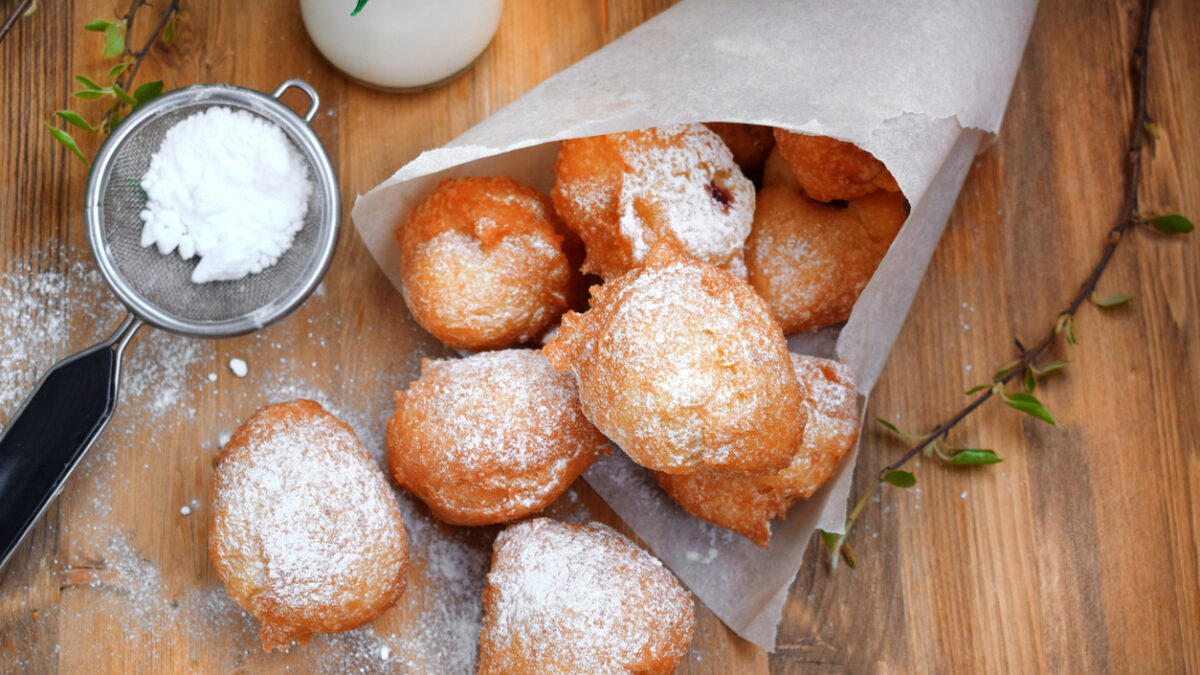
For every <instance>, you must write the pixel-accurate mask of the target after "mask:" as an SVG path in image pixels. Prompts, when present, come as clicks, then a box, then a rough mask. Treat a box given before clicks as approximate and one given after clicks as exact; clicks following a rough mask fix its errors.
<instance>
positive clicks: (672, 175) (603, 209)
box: [550, 124, 754, 279]
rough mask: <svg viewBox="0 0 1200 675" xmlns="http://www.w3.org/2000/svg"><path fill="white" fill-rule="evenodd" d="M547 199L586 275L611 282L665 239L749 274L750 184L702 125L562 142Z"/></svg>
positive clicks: (698, 254) (752, 215)
mask: <svg viewBox="0 0 1200 675" xmlns="http://www.w3.org/2000/svg"><path fill="white" fill-rule="evenodd" d="M550 196H551V198H552V199H553V201H554V210H555V211H557V212H558V215H559V216H560V217H561V218H562V219H563V222H564V223H566V225H567V227H569V228H571V229H572V230H574V231H575V232H576V233H577V234H578V235H579V236H580V238H581V239H583V243H584V246H585V247H586V248H587V259H586V260H585V261H584V264H583V271H584V272H587V273H595V274H598V275H600V276H601V277H604V278H605V279H613V278H615V277H617V276H620V275H621V274H623V273H624V272H626V271H628V270H629V269H631V268H633V267H635V266H637V265H638V264H640V263H641V262H642V261H643V260H645V258H646V255H647V254H648V253H649V252H650V248H651V246H653V245H654V243H655V242H659V241H663V242H669V243H671V244H673V245H675V246H677V247H679V248H680V249H681V250H682V251H684V252H686V253H688V254H690V255H693V256H695V257H696V258H699V259H700V260H703V261H705V262H709V263H712V264H714V265H719V266H722V267H725V268H727V269H729V270H730V271H732V272H734V273H735V274H738V275H739V276H742V277H744V276H745V265H744V263H743V262H742V244H743V242H745V240H746V235H747V234H749V233H750V221H751V220H752V219H753V217H754V185H753V184H752V183H751V182H750V181H749V180H747V179H746V177H745V176H743V175H742V172H741V170H740V169H738V167H737V164H735V163H734V161H733V155H732V154H730V152H729V148H727V147H725V144H724V143H723V142H722V141H721V138H720V137H719V136H717V135H716V134H715V133H713V132H712V131H710V130H709V129H707V128H706V127H705V126H704V125H702V124H688V125H676V126H668V127H659V128H654V129H642V130H639V131H629V132H625V133H620V134H609V135H607V136H592V137H590V138H576V139H570V140H565V141H563V142H562V146H561V148H560V149H559V151H558V160H557V161H556V162H555V164H554V189H553V190H551V192H550Z"/></svg>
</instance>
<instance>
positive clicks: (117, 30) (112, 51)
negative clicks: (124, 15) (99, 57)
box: [102, 23, 125, 59]
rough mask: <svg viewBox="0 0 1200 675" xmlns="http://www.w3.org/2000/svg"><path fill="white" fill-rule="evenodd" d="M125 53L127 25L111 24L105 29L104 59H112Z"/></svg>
mask: <svg viewBox="0 0 1200 675" xmlns="http://www.w3.org/2000/svg"><path fill="white" fill-rule="evenodd" d="M124 51H125V24H124V23H110V24H108V25H107V26H105V28H104V51H103V52H102V54H103V55H104V58H106V59H111V58H112V57H114V56H119V55H120V54H121V52H124Z"/></svg>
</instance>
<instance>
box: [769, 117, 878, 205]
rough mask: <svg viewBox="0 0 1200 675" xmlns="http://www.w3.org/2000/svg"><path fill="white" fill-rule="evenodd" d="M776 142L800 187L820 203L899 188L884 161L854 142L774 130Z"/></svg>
mask: <svg viewBox="0 0 1200 675" xmlns="http://www.w3.org/2000/svg"><path fill="white" fill-rule="evenodd" d="M775 142H776V144H777V145H778V147H779V152H780V153H781V154H782V155H783V158H784V159H785V160H787V163H788V165H789V166H791V168H792V171H793V172H794V173H795V175H796V179H797V180H798V181H799V183H800V186H801V187H802V188H804V191H805V192H806V193H807V194H808V196H809V197H812V198H813V199H815V200H817V201H819V202H831V201H834V200H836V199H854V198H855V197H861V196H863V195H866V194H870V193H872V192H875V191H876V190H886V191H888V192H898V191H899V190H900V186H898V185H896V179H895V178H893V177H892V174H891V172H889V171H888V170H887V167H885V166H884V165H883V162H881V161H879V160H878V159H875V158H874V157H873V156H871V153H869V152H867V151H866V150H862V149H860V148H859V147H858V146H856V145H854V144H853V143H847V142H846V141H839V140H837V139H836V138H830V137H828V136H813V135H810V134H798V133H794V132H791V131H787V130H785V129H776V130H775Z"/></svg>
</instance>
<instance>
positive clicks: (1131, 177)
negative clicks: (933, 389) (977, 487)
mask: <svg viewBox="0 0 1200 675" xmlns="http://www.w3.org/2000/svg"><path fill="white" fill-rule="evenodd" d="M1153 11H1154V2H1153V0H1146V4H1145V7H1144V9H1143V14H1142V27H1141V34H1140V37H1139V39H1138V43H1137V46H1136V48H1135V49H1134V52H1133V63H1132V67H1133V70H1134V71H1135V72H1136V76H1137V83H1136V86H1137V91H1136V101H1135V110H1134V116H1133V128H1132V130H1131V135H1130V147H1129V154H1128V156H1127V160H1126V162H1127V163H1126V181H1127V182H1126V186H1125V190H1126V194H1125V207H1124V210H1123V213H1122V216H1121V218H1120V221H1119V222H1118V223H1117V224H1116V225H1115V226H1114V227H1113V228H1112V229H1110V230H1109V231H1108V234H1107V236H1106V239H1105V243H1104V249H1103V251H1102V253H1101V255H1100V259H1099V261H1097V263H1096V265H1095V266H1094V267H1093V268H1092V271H1091V272H1090V273H1089V274H1088V275H1087V277H1086V278H1085V279H1084V280H1083V283H1081V284H1080V286H1079V290H1077V291H1076V292H1075V295H1074V296H1073V297H1072V298H1071V301H1070V302H1069V303H1068V304H1067V307H1066V309H1064V310H1063V311H1062V312H1060V313H1059V315H1058V317H1057V318H1056V319H1055V322H1054V324H1053V327H1052V328H1051V329H1050V330H1049V331H1047V333H1046V334H1045V335H1044V336H1043V337H1042V338H1041V339H1040V340H1038V341H1037V342H1036V343H1035V344H1034V345H1033V346H1030V347H1026V346H1025V345H1023V344H1021V342H1020V341H1019V340H1014V342H1015V344H1016V347H1017V351H1018V356H1017V358H1016V359H1014V360H1013V361H1012V362H1010V363H1008V364H1006V365H1005V366H1004V367H1002V368H1001V369H1000V370H998V371H997V372H996V373H994V374H993V375H992V378H991V380H990V381H988V382H987V383H984V384H980V385H978V386H976V387H972V388H971V389H968V390H967V392H966V393H967V395H972V394H978V396H976V397H975V398H974V399H973V400H972V401H971V402H970V403H968V404H967V405H966V406H964V407H963V408H962V409H961V410H959V411H958V412H957V413H955V414H954V415H952V416H951V417H949V418H948V419H946V420H945V421H943V422H942V423H940V424H938V425H937V426H936V427H934V428H933V430H932V431H930V432H928V433H925V434H912V433H905V432H903V431H901V430H900V429H899V428H897V427H896V425H894V424H892V423H891V422H888V421H886V420H883V419H880V420H879V422H880V424H882V425H883V426H885V427H887V428H888V429H889V430H891V431H892V432H894V433H896V434H897V435H899V436H900V437H901V438H903V439H905V440H907V441H909V442H911V443H912V446H911V447H910V448H909V449H908V451H907V452H905V453H904V455H902V456H901V457H900V459H898V460H896V461H895V462H892V463H891V464H889V465H888V466H886V467H884V468H883V469H882V470H881V471H880V472H879V477H878V480H877V482H876V483H874V484H873V485H872V486H871V487H870V488H869V489H868V490H867V491H866V493H865V494H864V495H863V496H862V497H861V498H860V499H859V501H858V503H857V504H856V505H855V506H854V508H853V509H852V510H851V511H850V514H849V516H848V517H847V520H846V527H845V532H844V533H843V534H841V535H837V534H833V533H830V532H822V533H821V537H822V540H823V541H824V542H825V544H826V546H827V547H828V548H829V549H830V551H831V552H832V558H831V561H830V566H831V568H832V569H833V570H835V571H836V570H837V566H838V560H839V558H844V559H845V560H846V562H847V564H849V565H850V566H851V567H854V566H855V559H854V554H853V550H852V549H851V548H850V546H849V544H848V543H847V541H846V539H847V537H848V536H849V534H850V532H851V530H852V529H853V527H854V523H855V521H856V520H857V519H858V517H859V515H860V514H861V513H862V511H863V508H864V507H865V506H866V504H867V502H868V501H869V500H870V499H871V497H872V496H873V495H874V494H875V491H876V490H877V489H879V488H880V487H881V486H882V485H883V484H884V483H887V484H889V485H893V486H895V487H900V488H909V487H912V486H913V485H916V483H917V479H916V476H914V475H913V474H912V473H911V472H909V471H905V470H904V468H903V467H904V466H905V465H907V464H908V462H909V461H910V460H912V459H913V458H914V457H916V456H917V455H919V454H922V453H924V454H925V455H926V456H936V457H937V458H938V459H939V460H941V461H942V462H943V463H945V464H948V465H951V466H979V465H985V464H993V463H996V462H999V461H1002V460H1001V458H1000V456H999V455H997V454H996V453H995V452H994V451H992V450H984V449H978V448H950V447H948V445H947V443H946V438H947V436H948V435H949V433H950V431H951V430H952V429H954V428H955V427H956V426H957V425H958V424H959V423H960V422H962V421H963V420H964V419H966V418H967V417H968V416H970V414H971V413H973V412H974V411H975V410H976V409H977V408H979V406H981V405H983V404H984V403H986V402H987V401H988V400H989V399H991V398H993V397H995V398H999V399H1000V400H1001V401H1003V402H1004V403H1005V404H1007V405H1008V406H1009V407H1012V408H1014V409H1016V410H1019V411H1021V412H1023V413H1026V414H1028V415H1032V416H1033V417H1035V418H1037V419H1039V420H1041V421H1043V422H1046V423H1048V424H1054V425H1057V424H1058V421H1057V420H1056V419H1055V418H1054V416H1053V415H1051V414H1050V412H1049V411H1048V410H1046V408H1045V406H1043V405H1042V403H1041V401H1039V400H1038V399H1037V398H1036V397H1035V396H1034V395H1033V392H1034V390H1035V389H1036V388H1037V386H1038V380H1039V378H1043V377H1046V376H1048V375H1051V374H1053V373H1056V372H1059V371H1061V370H1062V369H1064V368H1066V367H1067V364H1068V362H1067V361H1055V362H1053V363H1049V364H1045V365H1041V366H1039V365H1038V359H1039V358H1040V357H1041V356H1042V354H1043V353H1044V352H1045V351H1046V349H1047V348H1048V347H1049V346H1050V345H1051V344H1053V343H1054V342H1055V340H1057V339H1058V338H1059V337H1060V336H1061V337H1062V338H1063V339H1065V340H1066V342H1067V344H1068V345H1074V344H1075V343H1076V341H1077V335H1076V329H1075V316H1076V314H1077V313H1078V312H1079V309H1080V308H1081V307H1082V306H1083V305H1084V303H1085V302H1087V301H1088V300H1089V299H1090V300H1091V301H1092V302H1093V303H1094V304H1096V305H1097V306H1098V307H1100V308H1104V309H1109V308H1113V307H1119V306H1121V305H1125V304H1127V303H1129V302H1130V301H1132V300H1133V296H1131V295H1127V294H1123V293H1122V294H1117V295H1113V296H1110V297H1107V298H1101V297H1100V296H1099V295H1097V293H1096V286H1097V284H1098V283H1099V281H1100V278H1101V276H1103V274H1104V271H1105V270H1106V269H1107V268H1108V264H1109V262H1110V261H1111V260H1112V257H1113V254H1114V253H1116V250H1117V247H1118V246H1120V244H1121V242H1122V241H1124V240H1125V238H1126V236H1127V235H1128V234H1129V233H1130V232H1131V231H1132V230H1134V228H1137V227H1140V226H1149V227H1153V228H1154V229H1155V230H1157V231H1159V232H1161V233H1163V234H1168V235H1170V234H1186V233H1188V232H1191V231H1192V230H1193V229H1194V228H1193V225H1192V223H1191V222H1190V221H1189V220H1188V219H1187V218H1184V217H1183V216H1180V215H1175V214H1170V215H1158V216H1148V215H1146V214H1143V213H1142V212H1141V210H1140V208H1139V201H1138V188H1139V186H1140V183H1141V175H1142V148H1143V147H1144V146H1145V143H1146V138H1147V136H1148V135H1149V136H1150V137H1151V138H1155V137H1157V129H1156V127H1155V126H1154V123H1153V121H1152V120H1151V119H1150V115H1149V112H1148V111H1147V107H1146V101H1147V95H1146V90H1147V77H1146V67H1147V63H1146V61H1147V45H1148V44H1149V40H1150V17H1151V14H1152V13H1153ZM1017 378H1020V383H1021V385H1022V388H1023V389H1024V391H1009V388H1008V385H1009V384H1010V383H1011V382H1012V381H1013V380H1016V379H1017Z"/></svg>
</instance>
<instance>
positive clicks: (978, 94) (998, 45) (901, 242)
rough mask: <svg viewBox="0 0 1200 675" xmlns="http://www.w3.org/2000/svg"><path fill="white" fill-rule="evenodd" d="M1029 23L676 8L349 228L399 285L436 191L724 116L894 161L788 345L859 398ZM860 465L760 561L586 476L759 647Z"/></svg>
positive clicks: (402, 185) (860, 11)
mask: <svg viewBox="0 0 1200 675" xmlns="http://www.w3.org/2000/svg"><path fill="white" fill-rule="evenodd" d="M1035 10H1036V1H1035V0H1014V1H1007V0H1006V1H1005V2H1000V3H994V2H982V1H980V2H971V1H966V0H954V1H936V0H907V1H903V2H895V1H888V0H880V1H878V2H853V1H840V0H839V1H838V2H822V1H816V2H786V1H784V0H778V1H770V0H755V1H752V2H720V1H718V0H687V1H685V2H683V3H681V4H679V5H676V6H675V7H672V8H671V9H669V10H667V11H665V12H663V13H662V14H660V15H659V16H657V17H655V18H654V19H652V20H650V21H648V22H646V23H645V24H644V25H642V26H640V27H638V28H637V29H635V30H633V31H631V32H629V33H628V34H626V35H625V36H623V37H622V38H621V39H619V40H617V41H615V42H613V43H612V44H610V45H608V46H607V47H605V48H604V49H601V50H600V51H598V52H596V53H594V54H592V55H591V56H589V57H587V58H585V59H584V60H582V61H580V62H579V63H577V64H575V65H574V66H572V67H570V68H568V69H567V70H564V71H563V72H561V73H558V74H557V75H555V76H553V77H551V78H550V79H548V80H546V81H545V82H543V83H542V84H541V85H539V86H538V87H537V88H535V89H534V90H532V91H530V92H529V93H528V94H526V95H525V96H522V97H521V98H520V99H518V100H516V101H515V102H513V103H512V104H511V105H509V106H507V107H506V108H504V109H503V110H500V111H499V112H497V113H496V114H495V115H493V116H491V117H490V118H488V119H486V120H484V121H483V122H481V123H480V124H478V125H476V126H475V127H473V128H472V129H470V130H468V131H467V132H466V133H464V134H463V135H461V136H459V137H458V138H456V139H454V140H453V141H451V142H450V143H448V144H447V145H446V146H444V147H441V148H438V149H435V150H430V151H428V152H425V153H422V154H421V155H420V156H419V157H417V158H416V159H415V160H413V161H412V162H410V163H409V164H408V165H406V166H404V167H403V168H401V169H400V170H399V171H397V172H396V173H395V175H393V176H392V177H391V178H389V179H388V180H386V181H384V182H383V183H382V184H380V185H379V186H377V187H375V188H374V189H373V190H371V191H370V192H369V193H367V194H366V195H362V196H360V197H359V198H358V200H357V201H356V202H355V205H354V209H353V211H352V217H353V220H354V224H355V226H356V227H357V228H358V231H359V234H360V235H361V236H362V238H363V240H364V241H365V242H366V244H367V247H368V248H369V249H370V251H371V253H372V255H373V256H374V257H375V260H376V261H377V262H378V263H379V265H380V266H381V267H382V268H383V270H384V272H385V273H386V274H387V275H388V277H389V278H390V279H391V280H392V283H394V284H396V285H397V287H399V250H398V246H397V245H396V241H395V239H394V238H393V235H392V231H393V230H394V229H395V228H396V227H397V226H398V225H399V224H400V223H401V222H402V219H403V217H404V215H405V214H407V212H408V211H409V209H410V208H411V207H412V206H413V205H415V204H416V203H417V202H418V201H419V200H420V199H422V198H424V197H425V196H426V195H427V194H429V192H431V191H432V190H433V189H434V187H435V186H436V185H437V183H438V182H439V181H441V180H442V179H443V178H447V177H455V176H468V175H497V174H507V175H511V176H513V177H514V178H516V179H518V180H522V181H525V182H527V183H530V184H532V185H534V186H536V187H538V188H539V189H542V190H546V191H548V190H549V188H550V186H551V184H552V182H553V164H554V157H555V154H556V152H557V150H558V143H557V141H559V140H561V139H564V138H576V137H581V136H591V135H595V134H604V133H612V132H617V131H626V130H630V129H638V128H643V127H650V126H658V125H663V124H671V123H684V122H705V121H731V122H748V123H755V124H769V125H772V126H779V127H786V128H789V129H792V130H795V131H804V132H810V133H817V134H825V135H829V136H834V137H837V138H842V139H846V140H850V141H853V142H855V143H857V144H858V145H859V146H861V147H863V148H865V149H867V150H869V151H870V152H871V153H873V154H874V155H875V156H876V157H878V158H879V159H881V160H882V161H883V162H884V163H885V164H886V165H887V167H888V168H889V169H890V170H891V172H892V174H893V175H894V176H895V177H896V180H897V181H898V182H899V184H900V187H901V189H902V190H903V191H904V194H905V195H906V196H907V197H908V199H909V201H910V202H911V204H912V213H911V215H910V216H909V219H908V221H907V223H906V224H905V226H904V229H903V230H902V231H901V233H900V235H899V236H898V237H897V238H896V241H895V242H894V243H893V244H892V247H891V250H890V251H889V252H888V255H887V257H886V258H885V259H884V260H883V262H882V264H881V265H880V267H879V270H878V271H877V272H876V274H875V276H874V278H873V279H872V281H871V283H870V284H868V286H867V287H866V289H865V290H864V291H863V293H862V296H861V297H860V298H859V301H858V303H857V304H856V305H855V307H854V312H853V314H852V315H851V317H850V320H849V321H848V322H847V323H846V325H845V326H844V327H843V328H842V329H841V331H840V332H838V331H826V332H824V334H818V335H815V336H803V337H802V338H799V339H794V340H792V348H793V349H794V350H796V351H801V352H805V353H811V354H818V355H824V356H830V355H836V356H837V357H839V358H842V359H844V360H845V361H846V362H847V363H848V364H849V365H850V367H851V368H852V369H853V371H854V373H855V376H856V377H857V380H858V383H859V386H860V393H861V394H862V395H863V396H864V397H865V395H866V394H868V393H869V392H870V390H871V388H872V387H873V386H874V384H875V381H876V379H877V378H878V376H879V373H880V371H881V370H882V369H883V365H884V362H885V361H886V359H887V354H888V352H889V351H890V350H891V347H892V343H893V342H894V341H895V339H896V335H897V333H898V332H899V330H900V326H901V324H902V323H903V322H904V317H905V315H906V314H907V313H908V309H909V306H910V305H911V303H912V298H913V295H914V294H915V292H916V289H917V286H918V284H919V283H920V280H921V277H922V276H923V275H924V272H925V268H926V266H927V265H928V263H929V258H930V256H931V255H932V254H933V249H934V247H935V246H936V245H937V241H938V239H939V238H940V236H941V233H942V230H943V228H944V227H945V224H946V220H947V219H948V218H949V214H950V210H951V208H952V207H953V205H954V201H955V199H956V198H957V195H958V191H959V188H960V187H961V186H962V182H963V179H964V178H965V176H966V173H967V170H968V169H969V168H970V165H971V161H972V159H973V157H974V155H975V153H976V151H977V150H978V149H979V148H980V145H981V143H984V142H989V141H990V140H991V139H992V138H993V137H994V134H995V133H996V132H998V130H999V128H1000V120H1001V118H1002V116H1003V113H1004V108H1005V106H1006V104H1007V102H1008V96H1009V93H1010V91H1011V89H1012V84H1013V80H1014V78H1015V77H1016V72H1017V67H1018V65H1019V64H1020V61H1021V53H1022V51H1023V50H1024V47H1025V41H1026V39H1027V38H1028V35H1029V30H1030V26H1031V24H1032V22H1033V16H1034V13H1035ZM864 404H865V399H864ZM854 459H855V458H854V457H851V458H849V459H848V460H847V461H845V462H843V463H842V466H841V470H840V472H839V474H838V475H837V476H836V477H835V479H834V480H833V481H831V482H830V484H829V485H827V486H826V487H825V488H824V489H823V490H821V491H820V492H818V493H817V494H816V495H814V496H813V497H812V498H811V499H810V500H808V501H807V502H804V503H802V504H800V505H798V506H797V507H796V508H794V509H793V510H792V512H791V513H790V515H789V516H788V518H787V519H786V520H785V521H782V522H777V523H776V524H775V527H774V536H773V538H772V540H771V548H770V549H769V550H767V551H763V550H761V549H759V548H758V547H757V546H755V545H753V544H751V543H750V542H748V541H746V540H745V539H743V538H741V537H740V536H738V535H733V534H730V533H728V532H726V531H725V530H722V529H720V528H716V527H712V526H709V525H707V524H705V523H702V522H700V521H698V520H696V519H694V518H692V517H691V516H689V515H687V514H686V513H684V512H682V511H681V510H679V509H678V508H677V507H675V506H674V505H673V504H672V503H671V502H670V501H669V500H668V499H667V498H666V496H665V495H663V494H662V492H661V491H660V490H659V489H658V487H657V485H656V484H655V483H654V480H653V478H651V477H650V475H649V473H648V472H646V471H644V470H643V469H641V468H640V467H638V466H636V465H634V464H632V463H631V462H630V461H629V460H627V459H624V456H623V455H620V454H617V455H614V456H613V457H612V458H608V459H606V460H604V461H601V462H599V463H597V464H596V465H595V466H594V467H593V468H592V469H591V470H589V471H588V472H587V473H586V474H585V478H586V479H587V481H588V482H589V483H590V484H591V486H592V487H593V488H594V489H595V490H596V491H597V492H598V493H599V494H600V495H601V496H603V498H604V499H605V500H606V501H607V502H608V503H609V505H610V506H612V507H613V509H614V510H615V511H616V512H617V514H618V515H620V517H621V518H622V519H623V520H624V521H625V522H626V523H627V524H628V525H629V526H630V527H631V528H632V529H633V530H634V531H635V532H636V533H637V534H638V536H640V537H641V538H642V539H643V540H644V541H645V542H646V544H647V545H649V546H650V547H651V548H652V549H653V550H654V552H655V554H657V555H658V556H659V557H660V558H661V559H662V560H663V561H664V562H665V563H666V564H667V565H668V566H669V567H670V568H671V569H672V570H673V571H674V572H675V573H676V574H677V575H678V576H679V577H680V579H681V580H683V582H684V583H685V584H687V586H688V587H689V588H690V589H691V590H692V592H693V593H695V594H696V596H697V597H699V598H700V600H702V601H703V602H704V604H705V605H707V606H708V608H709V609H710V610H712V611H713V612H714V613H715V614H716V615H717V616H719V617H720V618H721V620H722V621H724V622H725V623H726V625H728V626H729V627H730V628H731V629H733V630H734V631H735V632H737V633H738V634H739V635H741V636H742V637H744V638H746V639H747V640H749V641H751V642H753V643H755V644H757V645H759V646H761V647H763V648H764V649H766V650H768V651H770V650H773V649H774V646H775V633H776V627H777V625H778V623H779V619H780V616H781V614H782V609H783V602H784V600H785V599H786V597H787V591H788V587H789V586H790V585H791V583H792V580H793V579H794V578H795V576H796V572H797V570H798V569H799V566H800V564H801V562H802V559H803V556H804V550H805V548H806V546H807V545H808V542H809V540H810V538H811V536H812V532H813V529H814V528H816V527H821V528H824V529H827V530H831V531H836V532H840V531H841V529H842V526H843V524H844V522H845V518H846V501H847V497H848V493H849V489H850V482H851V481H850V479H851V474H852V469H851V467H853V465H854Z"/></svg>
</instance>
